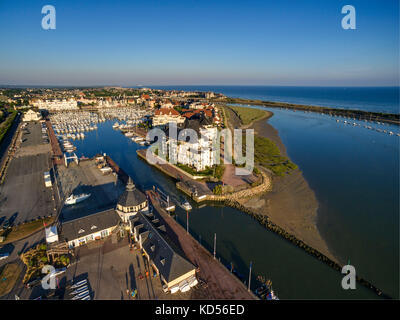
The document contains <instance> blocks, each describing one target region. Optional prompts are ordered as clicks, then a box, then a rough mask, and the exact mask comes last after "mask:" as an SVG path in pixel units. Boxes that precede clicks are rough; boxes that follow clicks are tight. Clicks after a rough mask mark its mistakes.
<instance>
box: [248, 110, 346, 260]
mask: <svg viewBox="0 0 400 320" xmlns="http://www.w3.org/2000/svg"><path fill="white" fill-rule="evenodd" d="M272 116H273V113H272V112H271V115H270V116H269V117H268V119H269V118H271V117H272ZM253 128H254V130H255V133H256V134H258V135H260V136H263V137H265V138H268V139H271V140H272V141H273V142H275V143H276V145H277V147H278V148H279V150H280V152H281V154H282V155H284V156H286V157H288V158H289V156H288V154H287V150H286V146H285V145H284V144H283V142H282V141H281V138H280V137H279V132H278V131H277V130H276V129H275V128H274V127H273V126H272V125H271V124H269V123H268V122H267V119H260V120H258V121H256V122H255V123H254V125H253ZM289 159H290V158H289ZM256 198H258V201H257V202H258V205H256V206H254V205H250V208H253V209H257V210H259V212H260V213H262V214H265V215H268V217H269V218H270V219H271V221H272V222H274V223H276V224H277V225H279V226H281V227H282V228H283V229H285V230H287V231H288V232H290V233H292V234H293V235H295V236H296V237H297V238H298V239H300V240H303V241H304V242H305V243H307V244H308V245H310V246H311V247H312V248H315V249H317V250H318V251H320V252H321V253H323V254H324V255H326V256H327V257H328V258H330V259H332V260H333V261H335V262H337V263H339V259H338V258H337V257H336V256H334V255H333V253H332V252H331V251H330V250H329V248H328V245H327V243H326V241H325V240H324V239H323V238H322V236H321V234H320V232H319V230H318V227H317V219H318V208H319V203H318V200H317V198H316V196H315V193H314V191H313V190H312V189H311V187H310V186H309V184H308V182H307V180H306V179H305V178H304V176H303V174H302V172H301V170H300V169H296V170H294V171H293V172H291V173H290V174H287V175H285V176H283V177H273V179H272V191H271V192H269V193H266V194H262V195H260V196H258V197H257V196H256ZM261 204H263V205H261ZM281 212H285V213H286V214H285V216H282V214H281Z"/></svg>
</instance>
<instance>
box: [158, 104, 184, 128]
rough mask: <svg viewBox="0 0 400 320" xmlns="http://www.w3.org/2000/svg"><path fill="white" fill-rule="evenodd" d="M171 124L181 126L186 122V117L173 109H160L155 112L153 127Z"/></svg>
mask: <svg viewBox="0 0 400 320" xmlns="http://www.w3.org/2000/svg"><path fill="white" fill-rule="evenodd" d="M170 122H175V123H176V124H180V123H183V122H185V117H182V116H181V115H180V113H179V112H178V111H176V110H175V109H173V108H160V109H158V110H156V111H155V112H154V117H153V126H161V125H166V124H168V123H170Z"/></svg>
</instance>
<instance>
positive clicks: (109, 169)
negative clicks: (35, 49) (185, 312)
mask: <svg viewBox="0 0 400 320" xmlns="http://www.w3.org/2000/svg"><path fill="white" fill-rule="evenodd" d="M227 100H229V98H227V97H226V96H224V95H222V94H218V93H214V92H197V91H194V92H186V91H177V90H158V89H150V88H122V87H101V88H79V89H76V88H70V89H68V88H67V89H61V88H54V89H44V88H43V89H28V88H26V89H10V88H3V89H0V101H1V107H2V117H3V121H2V124H1V126H2V127H1V129H2V135H1V139H2V141H1V142H2V158H1V171H0V174H1V176H0V181H1V185H0V202H1V209H0V219H1V220H0V222H1V231H0V253H1V260H0V268H1V269H0V270H1V274H2V278H3V279H5V280H4V281H2V282H1V283H0V297H2V298H3V299H66V300H70V299H72V300H91V299H124V300H125V299H129V300H130V299H140V300H148V299H150V300H154V299H157V300H158V299H174V300H176V299H183V300H187V299H245V300H254V299H260V300H276V299H278V297H277V294H276V293H275V292H274V290H273V288H272V281H271V279H269V278H267V277H265V276H264V275H257V274H252V273H251V262H250V269H249V270H248V274H247V275H244V274H243V273H240V272H239V271H238V270H236V268H235V266H234V263H233V262H229V261H221V258H220V257H218V251H217V250H216V248H217V234H216V233H215V234H214V239H213V244H212V246H211V248H210V247H209V246H203V245H202V241H201V237H197V236H196V235H194V234H193V233H191V232H190V226H189V222H190V218H189V215H190V214H189V212H191V211H192V210H194V209H196V208H197V207H202V206H207V205H210V203H211V204H212V203H215V204H222V205H223V206H229V207H232V208H236V209H238V210H240V211H242V212H244V213H246V214H248V215H249V216H251V217H252V218H254V219H255V220H256V221H258V223H259V224H260V225H262V226H263V227H264V228H266V229H268V230H270V231H272V232H274V233H276V234H278V235H279V236H281V237H283V238H284V239H286V240H288V241H289V242H291V243H293V244H294V245H295V246H297V247H299V248H301V249H303V250H305V251H306V252H307V253H308V254H310V255H312V256H314V257H316V258H317V259H318V260H320V261H322V262H323V263H325V264H328V265H329V266H330V267H332V268H333V269H334V270H337V271H340V269H341V266H340V264H339V263H338V261H337V259H336V258H335V256H333V255H332V254H331V252H330V251H329V249H328V248H327V247H326V245H325V243H324V241H323V240H322V239H321V236H320V234H319V233H318V231H317V229H316V228H315V212H316V211H313V210H311V209H310V208H312V207H313V206H314V203H313V202H312V201H314V200H313V197H315V196H314V195H313V193H311V191H310V190H309V188H308V187H307V184H306V182H305V181H304V179H303V177H302V175H301V172H300V171H299V170H298V169H297V166H296V165H295V164H294V163H292V162H291V161H290V159H289V158H288V157H287V156H286V154H285V152H284V149H282V148H281V146H280V141H279V139H278V138H277V137H276V136H274V134H268V135H266V134H265V132H264V131H265V127H262V128H261V127H260V125H259V124H261V123H264V121H265V120H266V119H268V118H269V117H271V115H272V113H271V112H269V111H265V110H262V109H256V108H251V109H250V108H246V107H245V106H244V105H243V104H242V105H235V104H227V103H226V101H227ZM301 112H308V111H304V110H303V111H301ZM331 116H332V120H336V122H338V121H350V119H352V120H353V121H358V123H362V122H361V121H366V120H365V119H362V118H361V117H360V118H357V119H356V118H354V119H353V118H350V117H348V116H336V117H334V116H333V115H331ZM342 119H348V120H342ZM375 121H376V120H375ZM365 126H367V125H365ZM105 128H107V130H109V131H101V130H106V129H105ZM238 129H240V130H239V136H240V139H242V138H243V141H244V145H241V146H239V147H237V146H236V145H235V146H234V148H232V145H231V144H232V140H235V141H236V140H237V137H238V136H237V130H238ZM254 130H255V133H253V132H254ZM100 131H101V132H102V133H101V134H102V138H101V141H107V139H108V137H107V136H104V133H103V132H108V135H111V133H112V134H113V135H114V134H117V136H116V137H119V138H120V137H121V139H122V140H121V141H124V142H123V143H128V145H129V146H131V148H134V150H135V152H134V154H135V157H137V159H141V161H142V164H141V166H144V167H143V168H148V169H145V170H149V168H151V167H152V168H155V169H156V170H157V172H159V173H158V174H159V175H163V176H166V177H168V179H169V181H170V182H169V183H171V182H172V185H171V186H170V187H168V188H162V187H160V185H158V184H157V181H151V185H148V186H147V187H144V186H143V185H142V184H141V183H139V184H138V183H137V181H135V180H134V179H133V178H132V175H134V176H136V175H137V174H138V171H137V170H143V168H142V169H139V168H137V167H135V168H133V169H130V170H131V171H130V172H131V175H129V174H127V168H124V167H123V166H122V164H121V163H119V160H118V159H117V158H120V157H117V158H113V157H112V156H111V155H110V154H107V153H106V152H104V149H102V148H101V147H100V148H99V149H94V150H93V151H92V155H91V156H90V157H86V156H84V155H83V152H82V150H80V148H81V146H82V145H84V144H85V141H86V140H87V139H93V137H97V136H98V135H99V133H98V132H100ZM234 131H235V134H232V133H233V132H234ZM248 132H250V133H251V134H253V135H254V136H252V137H251V139H250V138H249V137H250V136H249V135H248ZM223 133H225V134H223ZM227 133H229V134H227ZM191 134H192V135H194V136H195V138H194V139H192V138H193V137H191ZM91 137H92V138H91ZM232 137H233V139H232ZM188 138H189V139H188ZM113 139H115V138H113ZM252 140H253V142H251V141H252ZM247 142H248V143H249V144H250V143H252V145H250V147H252V148H253V149H252V150H253V151H252V153H253V154H252V157H251V158H252V161H251V162H252V163H253V164H254V167H253V168H252V169H251V170H245V171H244V174H243V170H244V169H245V168H247V162H248V161H250V160H249V159H248V158H247V157H245V160H244V161H240V156H241V154H242V153H243V152H244V153H245V154H246V155H247V153H248V150H247V147H249V146H248V143H247ZM232 149H234V150H233V151H232ZM237 149H240V152H238V150H237ZM250 150H251V149H250ZM127 151H128V150H127ZM232 154H233V157H232ZM238 154H239V156H238ZM242 160H243V159H242ZM240 170H242V171H240ZM238 172H242V173H241V174H238ZM282 183H286V184H290V185H293V186H292V188H296V189H299V186H301V189H302V190H303V191H301V192H303V193H304V194H302V195H301V196H302V197H303V199H308V200H307V201H308V203H304V204H302V206H300V205H299V203H292V201H291V200H287V199H286V198H285V197H287V196H285V194H280V193H277V191H276V190H277V189H279V188H280V186H281V184H282ZM172 186H173V187H172ZM276 197H278V198H277V199H275V198H276ZM290 197H292V196H291V195H290ZM271 202H272V204H273V205H272V206H271ZM277 203H278V204H279V206H278V207H277V208H275V207H274V205H275V204H277ZM302 207H304V209H303V208H302ZM282 211H285V212H286V215H285V217H284V219H282V215H281V212H282ZM179 212H186V219H184V220H180V219H178V218H179V214H178V213H179ZM50 267H51V268H52V269H51V268H50ZM49 268H50V269H49ZM52 281H53V285H51V283H52ZM359 281H360V282H361V283H362V284H364V285H365V286H366V287H368V288H370V289H372V290H373V291H375V293H377V294H378V295H384V294H383V293H382V292H381V291H380V290H379V289H377V288H375V287H374V286H373V285H372V284H370V283H369V282H368V281H366V280H364V279H361V278H360V279H359ZM54 283H56V284H55V285H54Z"/></svg>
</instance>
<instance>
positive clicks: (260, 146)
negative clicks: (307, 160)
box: [243, 135, 297, 176]
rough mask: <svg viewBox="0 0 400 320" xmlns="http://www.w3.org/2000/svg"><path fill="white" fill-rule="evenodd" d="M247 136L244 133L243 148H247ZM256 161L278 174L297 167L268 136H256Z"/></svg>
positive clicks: (283, 173) (281, 174) (288, 171)
mask: <svg viewBox="0 0 400 320" xmlns="http://www.w3.org/2000/svg"><path fill="white" fill-rule="evenodd" d="M245 139H246V136H245V135H243V141H244V143H243V150H246V143H245ZM254 162H255V163H256V164H258V165H260V166H263V167H264V168H267V169H269V170H271V171H272V172H273V173H274V174H276V175H277V176H283V175H285V174H286V173H290V171H292V170H294V169H296V168H297V165H295V164H294V163H293V162H292V161H290V160H289V158H287V157H285V156H282V155H281V153H280V151H279V148H278V147H277V146H276V144H275V143H274V142H273V141H271V140H270V139H268V138H264V137H260V136H257V135H255V136H254Z"/></svg>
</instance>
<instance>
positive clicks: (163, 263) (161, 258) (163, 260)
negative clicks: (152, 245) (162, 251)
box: [160, 257, 165, 266]
mask: <svg viewBox="0 0 400 320" xmlns="http://www.w3.org/2000/svg"><path fill="white" fill-rule="evenodd" d="M160 262H161V264H162V265H163V266H164V265H165V258H164V257H160Z"/></svg>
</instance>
